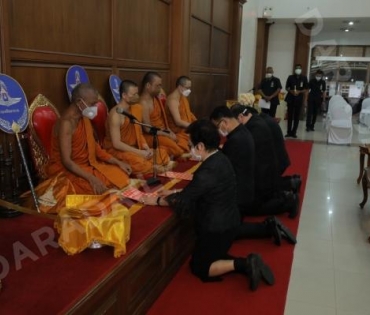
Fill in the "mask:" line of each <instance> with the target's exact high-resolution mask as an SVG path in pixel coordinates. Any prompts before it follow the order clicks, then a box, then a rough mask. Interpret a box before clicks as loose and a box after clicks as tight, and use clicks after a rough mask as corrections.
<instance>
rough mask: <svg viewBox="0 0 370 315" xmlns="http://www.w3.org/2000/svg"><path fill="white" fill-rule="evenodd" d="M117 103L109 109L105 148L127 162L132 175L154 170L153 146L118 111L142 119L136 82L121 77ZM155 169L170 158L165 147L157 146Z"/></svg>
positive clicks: (138, 129) (140, 129) (159, 169)
mask: <svg viewBox="0 0 370 315" xmlns="http://www.w3.org/2000/svg"><path fill="white" fill-rule="evenodd" d="M120 94H121V100H120V102H119V103H118V104H117V105H116V106H114V107H113V108H112V109H111V110H110V111H109V116H108V124H107V132H106V137H105V140H104V147H105V148H106V149H107V151H108V152H109V153H111V154H112V155H113V156H114V157H116V158H118V159H119V160H122V161H124V162H126V163H128V164H129V165H130V166H131V168H132V172H133V173H134V174H147V173H150V172H152V171H153V158H152V157H153V149H150V148H149V146H148V144H147V142H146V140H145V138H144V136H143V130H142V128H141V126H139V125H137V124H133V123H131V122H130V120H129V119H128V118H127V117H126V116H124V115H122V114H120V113H119V112H122V111H123V112H126V113H129V114H131V115H132V116H134V117H135V118H136V119H137V120H138V121H139V122H141V121H142V116H143V110H142V106H141V105H140V104H138V101H139V91H138V86H137V84H136V83H135V82H133V81H130V80H123V81H122V82H121V85H120ZM157 150H158V153H157V155H156V156H157V161H156V162H157V165H156V168H157V171H158V172H160V173H161V172H164V171H166V170H167V168H166V167H165V166H166V165H168V163H169V162H170V158H169V156H168V154H167V152H166V150H164V149H161V148H159V149H157Z"/></svg>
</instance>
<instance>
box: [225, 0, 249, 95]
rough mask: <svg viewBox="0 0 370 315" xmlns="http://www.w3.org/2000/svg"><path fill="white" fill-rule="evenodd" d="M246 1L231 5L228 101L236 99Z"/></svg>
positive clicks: (235, 2)
mask: <svg viewBox="0 0 370 315" xmlns="http://www.w3.org/2000/svg"><path fill="white" fill-rule="evenodd" d="M246 2H247V1H246V0H234V5H233V21H232V22H233V25H232V39H231V42H232V43H233V47H232V48H231V65H230V70H231V73H232V75H231V77H230V96H229V98H230V99H237V98H238V86H239V66H240V45H241V34H242V18H243V5H244V4H245V3H246Z"/></svg>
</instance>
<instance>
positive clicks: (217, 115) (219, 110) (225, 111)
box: [209, 105, 234, 121]
mask: <svg viewBox="0 0 370 315" xmlns="http://www.w3.org/2000/svg"><path fill="white" fill-rule="evenodd" d="M222 118H234V115H233V113H232V112H231V110H230V108H228V107H227V106H226V105H221V106H217V107H216V108H215V109H214V110H213V111H212V113H211V115H210V116H209V119H211V120H215V121H219V120H221V119H222Z"/></svg>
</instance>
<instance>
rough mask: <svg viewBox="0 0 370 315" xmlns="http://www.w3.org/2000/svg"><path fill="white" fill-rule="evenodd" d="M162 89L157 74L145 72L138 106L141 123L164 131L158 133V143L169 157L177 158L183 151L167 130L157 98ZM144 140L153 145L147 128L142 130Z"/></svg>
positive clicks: (171, 132)
mask: <svg viewBox="0 0 370 315" xmlns="http://www.w3.org/2000/svg"><path fill="white" fill-rule="evenodd" d="M161 87H162V78H161V76H160V75H159V74H158V73H157V72H147V73H146V74H145V76H144V78H143V81H142V91H141V95H140V104H142V105H143V121H144V123H145V124H149V125H152V126H155V127H157V128H160V129H162V130H166V131H167V132H165V131H158V133H157V134H158V142H159V145H160V146H161V147H163V148H164V149H165V150H166V151H167V153H168V154H169V155H170V156H173V157H174V158H177V157H179V156H181V155H182V154H183V153H184V149H182V148H181V147H180V146H179V143H178V142H179V139H177V137H176V135H175V133H174V132H173V131H172V130H171V129H170V128H169V126H168V122H167V116H166V113H165V109H164V107H163V104H162V103H161V102H160V100H159V99H158V98H157V96H158V94H159V93H160V90H161ZM144 130H145V131H146V132H147V134H145V135H144V136H145V139H146V140H147V142H148V144H149V146H152V145H153V136H152V135H150V134H149V128H146V129H144Z"/></svg>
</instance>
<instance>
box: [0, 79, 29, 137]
mask: <svg viewBox="0 0 370 315" xmlns="http://www.w3.org/2000/svg"><path fill="white" fill-rule="evenodd" d="M13 123H16V124H17V125H18V126H19V132H22V131H24V130H25V129H26V128H27V126H28V103H27V98H26V95H25V94H24V91H23V89H22V87H21V86H20V85H19V83H18V82H17V81H16V80H14V79H13V78H12V77H9V76H7V75H5V74H2V73H0V129H1V130H2V131H4V132H6V133H11V134H14V131H13V129H12V124H13Z"/></svg>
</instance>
